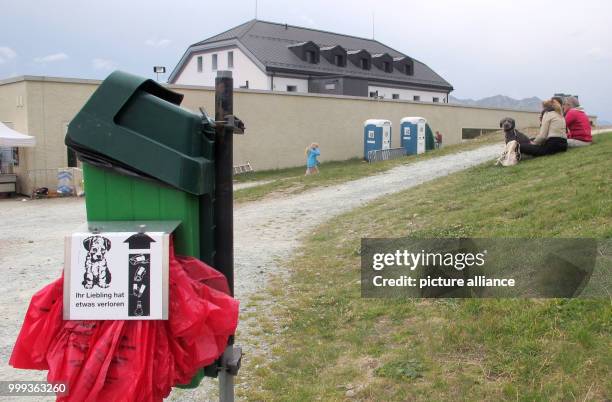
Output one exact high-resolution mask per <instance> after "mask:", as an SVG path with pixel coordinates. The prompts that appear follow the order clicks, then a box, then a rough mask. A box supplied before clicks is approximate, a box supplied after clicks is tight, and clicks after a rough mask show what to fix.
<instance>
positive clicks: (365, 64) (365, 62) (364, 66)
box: [361, 58, 370, 70]
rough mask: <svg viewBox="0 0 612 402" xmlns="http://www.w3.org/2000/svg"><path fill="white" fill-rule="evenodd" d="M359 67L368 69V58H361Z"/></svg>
mask: <svg viewBox="0 0 612 402" xmlns="http://www.w3.org/2000/svg"><path fill="white" fill-rule="evenodd" d="M361 68H362V69H364V70H369V69H370V60H368V59H366V58H363V59H361Z"/></svg>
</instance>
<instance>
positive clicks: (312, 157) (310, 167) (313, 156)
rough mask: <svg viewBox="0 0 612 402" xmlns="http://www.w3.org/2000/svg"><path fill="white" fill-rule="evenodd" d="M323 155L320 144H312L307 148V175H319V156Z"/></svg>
mask: <svg viewBox="0 0 612 402" xmlns="http://www.w3.org/2000/svg"><path fill="white" fill-rule="evenodd" d="M319 155H321V151H320V150H319V144H317V143H316V142H313V143H312V144H310V146H309V147H308V148H306V174H305V176H308V175H309V174H316V173H319V168H318V167H317V166H318V165H319V161H318V160H317V156H319Z"/></svg>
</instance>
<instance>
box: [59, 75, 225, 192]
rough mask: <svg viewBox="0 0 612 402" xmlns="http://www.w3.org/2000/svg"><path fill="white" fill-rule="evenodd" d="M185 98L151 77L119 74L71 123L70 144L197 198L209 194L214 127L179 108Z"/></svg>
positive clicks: (68, 141)
mask: <svg viewBox="0 0 612 402" xmlns="http://www.w3.org/2000/svg"><path fill="white" fill-rule="evenodd" d="M182 100H183V95H181V94H179V93H176V92H173V91H171V90H169V89H167V88H164V87H163V86H161V85H160V84H158V83H157V82H155V81H153V80H151V79H147V78H144V77H139V76H136V75H132V74H129V73H126V72H122V71H115V72H113V73H112V74H110V75H109V76H108V77H107V78H106V79H105V80H104V81H103V82H102V84H101V85H100V86H99V87H98V89H97V90H96V91H95V92H94V94H93V95H92V96H91V98H90V99H89V100H88V101H87V103H86V104H85V106H83V108H82V109H81V111H80V112H79V113H78V114H77V115H76V117H75V118H74V119H73V120H72V121H71V122H70V124H69V125H68V132H67V134H66V145H68V146H69V147H71V148H74V149H75V150H77V151H78V152H80V153H83V154H85V155H86V154H89V155H91V154H94V155H95V156H96V157H99V158H102V159H104V161H105V162H107V163H109V164H110V165H113V164H114V163H116V165H117V166H120V167H121V169H122V170H124V171H125V170H126V169H127V170H131V171H133V172H137V173H139V174H142V175H144V176H148V177H150V178H153V179H156V180H159V181H161V182H163V183H165V184H168V185H170V186H172V187H175V188H178V189H180V190H182V191H186V192H188V193H191V194H194V195H202V194H207V193H211V192H212V191H213V187H214V165H213V161H212V160H211V159H208V158H206V157H205V155H212V152H210V151H208V152H205V150H204V144H205V143H206V140H205V138H204V130H205V129H208V130H207V132H210V127H204V126H205V125H206V124H208V125H210V124H209V123H208V122H207V121H205V120H203V119H202V117H201V116H199V115H197V114H194V113H191V112H189V111H187V110H185V109H183V108H181V107H180V106H178V105H179V104H180V103H181V101H182ZM149 117H150V118H149ZM209 142H210V141H209ZM209 158H210V156H209Z"/></svg>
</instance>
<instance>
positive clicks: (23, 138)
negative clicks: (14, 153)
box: [0, 122, 36, 148]
mask: <svg viewBox="0 0 612 402" xmlns="http://www.w3.org/2000/svg"><path fill="white" fill-rule="evenodd" d="M35 145H36V138H34V137H32V136H31V135H25V134H21V133H20V132H18V131H15V130H13V129H12V128H9V127H7V126H6V125H4V123H2V122H0V147H7V148H15V147H33V146H35Z"/></svg>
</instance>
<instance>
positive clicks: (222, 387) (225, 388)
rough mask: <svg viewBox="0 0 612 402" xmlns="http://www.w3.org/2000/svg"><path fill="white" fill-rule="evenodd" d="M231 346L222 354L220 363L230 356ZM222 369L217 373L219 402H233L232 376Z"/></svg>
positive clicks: (232, 348) (232, 347)
mask: <svg viewBox="0 0 612 402" xmlns="http://www.w3.org/2000/svg"><path fill="white" fill-rule="evenodd" d="M233 350H234V346H233V345H231V344H230V345H228V346H227V348H225V352H223V357H222V358H221V361H222V362H226V361H227V360H228V359H229V358H230V356H231V355H232V353H233ZM224 368H225V367H222V370H221V371H220V372H219V402H234V375H233V374H231V373H229V372H228V371H227V370H225V369H224Z"/></svg>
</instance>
